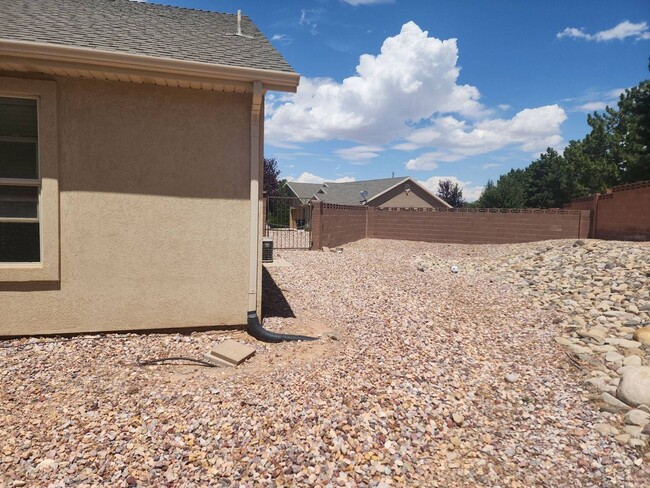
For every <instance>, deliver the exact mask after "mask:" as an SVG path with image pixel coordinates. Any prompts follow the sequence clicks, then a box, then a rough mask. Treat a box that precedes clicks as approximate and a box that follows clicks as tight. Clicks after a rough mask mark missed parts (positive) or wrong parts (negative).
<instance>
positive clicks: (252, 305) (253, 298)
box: [248, 81, 264, 313]
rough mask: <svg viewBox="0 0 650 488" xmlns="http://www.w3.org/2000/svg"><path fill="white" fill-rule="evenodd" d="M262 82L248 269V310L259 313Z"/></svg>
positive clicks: (254, 122)
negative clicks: (258, 272)
mask: <svg viewBox="0 0 650 488" xmlns="http://www.w3.org/2000/svg"><path fill="white" fill-rule="evenodd" d="M263 98H264V94H263V92H262V82H261V81H255V82H253V106H252V108H251V187H250V190H251V195H250V207H251V222H250V243H249V249H248V254H249V259H250V261H249V269H248V310H249V313H251V312H255V313H257V271H258V269H257V268H258V256H257V254H258V247H259V246H258V244H259V243H258V241H259V234H258V232H259V222H260V209H259V199H260V196H259V193H260V112H261V110H262V99H263Z"/></svg>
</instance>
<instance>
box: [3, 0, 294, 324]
mask: <svg viewBox="0 0 650 488" xmlns="http://www.w3.org/2000/svg"><path fill="white" fill-rule="evenodd" d="M298 81H299V76H298V75H297V74H296V73H295V72H294V71H293V70H292V68H291V67H290V66H289V65H288V64H287V62H286V61H285V60H284V59H283V57H282V56H281V55H280V54H279V53H278V52H277V51H276V50H275V48H273V46H272V45H271V44H270V43H269V41H268V40H267V39H266V38H265V37H264V35H263V34H262V33H261V32H260V31H259V30H258V29H257V28H256V27H255V25H254V24H253V23H252V22H251V21H250V20H249V19H248V18H247V17H242V18H241V23H238V16H237V15H231V14H221V13H214V12H207V11H199V10H190V9H184V8H177V7H168V6H162V5H155V4H150V3H142V2H131V1H128V0H38V1H16V0H0V336H11V335H26V334H50V333H67V332H89V331H110V330H136V329H156V328H178V327H198V326H214V325H235V324H245V323H246V321H247V318H248V315H247V314H248V313H250V312H255V311H259V309H260V289H261V288H260V284H261V273H260V266H261V264H260V263H261V246H260V244H261V239H260V231H261V220H260V214H261V205H262V201H261V188H262V185H261V181H260V180H261V178H262V175H263V171H262V156H263V154H262V151H263V120H264V117H263V109H264V93H265V92H266V91H267V90H280V91H288V92H295V90H296V87H297V85H298Z"/></svg>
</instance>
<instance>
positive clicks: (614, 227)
mask: <svg viewBox="0 0 650 488" xmlns="http://www.w3.org/2000/svg"><path fill="white" fill-rule="evenodd" d="M595 227H596V229H595V235H596V238H598V239H623V240H642V241H647V240H650V181H642V182H640V183H634V184H631V185H623V186H616V187H614V188H612V192H611V193H608V194H606V195H600V196H599V197H598V206H597V211H596V219H595Z"/></svg>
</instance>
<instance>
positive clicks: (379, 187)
mask: <svg viewBox="0 0 650 488" xmlns="http://www.w3.org/2000/svg"><path fill="white" fill-rule="evenodd" d="M407 181H408V182H409V184H413V185H417V186H418V187H419V188H421V189H422V190H424V191H426V192H427V193H429V194H430V195H431V196H433V197H434V198H435V199H436V200H438V201H440V202H441V203H442V204H444V206H446V207H449V205H448V204H447V203H446V202H444V201H443V200H442V199H440V198H439V197H437V196H436V195H434V194H433V193H431V192H430V191H429V190H427V189H426V188H424V187H423V186H422V185H420V184H418V183H417V182H416V181H415V180H413V179H412V178H411V177H409V176H406V177H404V176H403V177H399V178H383V179H378V180H361V181H351V182H347V183H334V182H325V183H296V182H294V181H291V182H288V183H287V186H288V187H289V188H290V189H291V191H293V193H294V194H295V195H296V196H297V197H298V198H309V199H311V198H315V199H316V200H318V201H321V202H323V203H336V204H339V205H361V204H362V203H361V200H362V197H361V192H362V191H364V190H365V191H367V192H368V195H367V196H366V203H369V202H371V201H372V200H374V199H375V198H377V197H378V196H380V195H383V194H384V193H386V192H387V191H388V190H391V189H392V188H395V187H396V186H398V185H400V184H402V183H405V182H407Z"/></svg>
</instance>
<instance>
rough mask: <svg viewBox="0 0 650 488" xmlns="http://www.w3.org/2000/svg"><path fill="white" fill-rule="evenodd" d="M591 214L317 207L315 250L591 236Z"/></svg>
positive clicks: (584, 212)
mask: <svg viewBox="0 0 650 488" xmlns="http://www.w3.org/2000/svg"><path fill="white" fill-rule="evenodd" d="M590 216H591V211H590V210H504V209H465V210H458V209H417V208H376V207H363V206H343V205H330V204H320V203H318V204H316V205H315V206H314V215H313V233H312V239H313V248H314V249H321V248H322V247H323V246H327V247H334V246H339V245H342V244H346V243H348V242H352V241H356V240H359V239H363V238H365V237H368V238H376V239H401V240H412V241H425V242H455V243H467V244H483V243H484V244H488V243H512V242H529V241H541V240H546V239H571V238H586V237H588V235H589V226H590V223H591V217H590Z"/></svg>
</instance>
